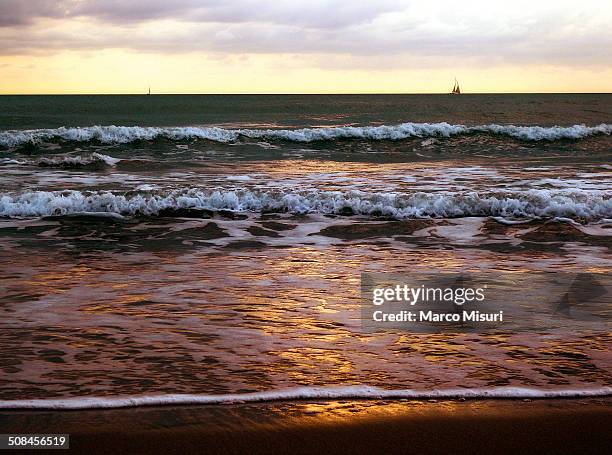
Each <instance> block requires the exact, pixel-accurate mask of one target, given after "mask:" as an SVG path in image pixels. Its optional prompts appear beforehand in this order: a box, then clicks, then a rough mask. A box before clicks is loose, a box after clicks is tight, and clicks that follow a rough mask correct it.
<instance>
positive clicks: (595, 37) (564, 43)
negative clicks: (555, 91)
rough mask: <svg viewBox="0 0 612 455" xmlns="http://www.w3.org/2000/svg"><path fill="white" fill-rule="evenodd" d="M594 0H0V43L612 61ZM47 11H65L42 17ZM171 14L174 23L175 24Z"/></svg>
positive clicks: (387, 58) (349, 57)
mask: <svg viewBox="0 0 612 455" xmlns="http://www.w3.org/2000/svg"><path fill="white" fill-rule="evenodd" d="M563 1H565V4H562V3H563ZM543 3H544V2H543ZM594 3H595V4H596V3H599V2H598V1H597V0H584V1H583V2H582V3H581V5H580V6H575V5H574V4H573V2H568V1H566V0H557V1H556V2H550V5H552V6H549V7H548V8H543V7H542V6H541V4H539V6H540V7H539V9H537V8H536V7H535V6H534V7H533V8H532V9H529V10H525V11H522V10H521V9H520V8H519V6H520V5H514V4H513V5H507V6H505V7H500V6H499V5H498V6H497V9H494V8H485V7H483V5H484V6H486V5H487V3H485V2H480V3H478V2H477V1H473V0H467V1H466V2H464V4H463V6H464V8H463V9H461V10H457V8H455V7H454V8H452V9H448V8H441V7H439V5H438V7H432V6H431V5H430V6H429V7H427V5H429V4H426V3H424V2H415V1H411V0H397V1H391V0H389V1H377V2H361V3H359V2H356V1H353V0H351V1H348V0H335V1H332V0H311V1H309V2H297V1H288V0H277V1H271V2H263V1H255V0H235V1H227V0H225V1H223V0H207V1H197V0H175V1H169V0H163V1H161V0H149V1H139V0H132V1H120V0H108V1H104V2H102V1H91V0H80V1H79V0H72V1H69V0H64V1H54V2H53V1H44V0H29V1H16V0H0V18H1V19H0V53H4V54H5V55H6V54H32V53H48V52H50V51H60V50H64V49H70V50H99V49H108V48H121V49H129V50H134V51H139V52H161V53H187V52H206V53H219V54H224V53H225V54H252V53H269V54H274V53H285V54H317V55H319V54H320V55H329V56H330V58H321V57H317V58H318V60H319V62H320V65H321V66H325V67H333V66H336V67H348V66H351V65H353V66H357V67H370V66H372V65H376V63H375V62H384V63H385V64H387V65H389V66H391V65H395V67H396V68H397V67H406V66H410V65H415V64H416V63H418V62H427V64H428V65H430V66H431V65H433V66H437V64H448V63H452V62H462V61H466V60H468V59H469V61H470V62H473V63H474V64H475V63H477V62H480V63H483V64H504V63H515V62H522V63H525V62H527V63H541V64H561V65H585V64H588V65H593V66H601V65H609V64H611V63H612V57H611V54H610V53H609V51H608V49H609V48H610V47H611V46H612V34H611V33H610V32H609V22H610V15H611V9H610V8H609V7H606V8H603V9H602V8H599V9H596V8H594V6H596V5H593V4H594ZM447 4H448V5H452V4H455V2H447ZM523 4H524V5H529V3H526V2H523ZM41 19H58V21H56V22H57V24H55V26H54V22H53V21H51V23H47V25H46V26H45V27H41V26H40V25H39V21H40V20H41ZM60 20H61V21H60ZM83 20H86V21H87V23H86V24H85V25H83V23H82V21H83ZM166 21H172V22H173V23H174V24H175V26H174V27H167V24H166ZM176 23H179V24H180V26H176ZM60 25H64V26H60ZM334 55H335V56H337V57H340V56H342V58H334V57H333V56H334Z"/></svg>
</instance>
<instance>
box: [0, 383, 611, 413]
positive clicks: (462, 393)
mask: <svg viewBox="0 0 612 455" xmlns="http://www.w3.org/2000/svg"><path fill="white" fill-rule="evenodd" d="M611 394H612V387H602V388H599V389H561V390H541V389H532V388H524V387H491V388H480V389H446V390H430V391H423V390H412V389H399V390H389V389H381V388H379V387H373V386H344V387H296V388H292V389H284V390H276V391H267V392H253V393H236V394H225V395H195V394H172V395H144V396H132V397H75V398H50V399H33V400H2V401H0V409H102V408H127V407H136V406H162V405H175V406H176V405H189V404H191V405H193V404H204V405H206V404H208V405H210V404H234V403H258V402H273V401H286V400H308V399H326V400H337V399H388V400H392V399H414V400H418V399H432V398H437V399H458V398H470V399H501V398H510V399H511V398H514V399H520V398H522V399H525V398H529V399H538V398H540V399H542V398H587V397H603V396H609V395H611Z"/></svg>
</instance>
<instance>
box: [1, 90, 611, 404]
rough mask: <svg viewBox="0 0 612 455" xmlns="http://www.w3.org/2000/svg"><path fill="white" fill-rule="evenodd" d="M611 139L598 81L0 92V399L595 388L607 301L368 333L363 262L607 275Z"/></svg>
mask: <svg viewBox="0 0 612 455" xmlns="http://www.w3.org/2000/svg"><path fill="white" fill-rule="evenodd" d="M611 133H612V95H610V94H546V95H544V94H533V95H528V94H508V95H460V96H450V95H249V96H247V95H214V96H213V95H180V96H179V95H151V96H144V95H140V96H137V95H133V96H128V95H117V96H114V95H113V96H110V95H108V96H0V313H1V315H2V317H1V318H0V346H1V349H0V370H1V371H2V373H1V374H0V407H16V408H23V407H34V408H44V407H51V408H58V407H59V408H61V407H113V406H130V405H136V404H160V403H187V402H200V403H211V402H214V403H218V402H234V401H236V400H242V401H249V400H250V401H262V400H263V401H265V400H273V399H287V398H307V397H327V398H330V397H357V398H359V397H362V398H368V397H387V398H395V397H415V396H416V397H458V396H467V397H475V396H482V397H487V396H488V397H500V396H501V397H504V396H515V397H546V396H588V395H602V394H610V393H611V391H612V389H611V387H612V357H611V356H610V348H611V347H612V331H611V330H610V329H611V326H610V311H609V309H610V305H609V303H610V302H611V300H610V294H607V295H606V296H604V300H605V299H607V300H605V302H607V304H608V305H607V306H604V307H603V308H601V307H600V308H599V309H598V310H596V311H595V313H593V312H591V313H590V316H592V317H590V318H582V319H580V318H578V320H577V319H576V318H574V317H572V313H571V312H570V311H569V310H568V311H565V310H564V311H562V312H561V313H562V314H557V315H555V316H554V319H555V320H554V323H553V324H551V321H550V320H546V321H537V322H535V323H533V324H531V325H530V326H529V327H528V328H523V329H521V330H515V329H516V327H515V328H513V329H509V328H504V326H500V327H498V328H497V329H496V330H492V331H491V330H484V331H479V330H472V331H461V330H454V329H449V330H438V331H434V332H430V333H426V332H415V331H411V330H405V329H402V328H397V327H394V328H391V329H387V330H382V331H367V330H364V328H363V324H362V323H363V321H362V320H361V317H362V311H361V309H362V305H363V299H362V297H361V284H362V283H361V277H362V274H363V273H394V274H415V273H419V274H443V273H458V272H461V273H471V274H474V275H476V276H479V275H483V276H484V275H487V274H497V275H498V276H499V275H500V274H501V275H503V276H504V277H506V278H507V277H516V280H515V282H514V286H515V287H516V288H521V287H523V288H528V287H529V286H530V283H532V282H530V281H529V280H530V277H534V276H541V275H542V276H544V275H545V276H551V275H552V276H556V275H559V276H561V275H563V276H568V274H569V275H571V274H590V276H592V277H596V278H597V279H598V280H599V282H606V280H607V279H609V274H610V270H611V267H612V256H611V255H610V247H611V246H612V242H611V240H612V237H611V236H612V137H611ZM546 274H547V275H546ZM506 278H505V279H506ZM521 280H523V281H521ZM545 293H546V292H545V291H544V290H542V291H541V295H540V297H539V298H537V299H535V300H531V301H529V302H528V304H529V305H528V309H527V310H525V311H528V312H531V313H533V312H538V311H540V308H539V307H541V306H543V305H544V303H543V302H544V300H543V299H544V294H545ZM547 305H548V303H547ZM563 308H564V309H566V307H563ZM580 310H581V311H578V313H579V314H584V312H585V309H584V308H580ZM549 319H550V318H549ZM592 320H596V321H597V323H596V324H595V323H591V322H590V321H592Z"/></svg>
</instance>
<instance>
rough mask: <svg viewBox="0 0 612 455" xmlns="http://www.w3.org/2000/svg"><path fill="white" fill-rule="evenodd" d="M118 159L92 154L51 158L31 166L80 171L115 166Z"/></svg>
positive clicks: (42, 159) (40, 160) (43, 159)
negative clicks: (88, 168)
mask: <svg viewBox="0 0 612 455" xmlns="http://www.w3.org/2000/svg"><path fill="white" fill-rule="evenodd" d="M119 161H121V160H120V159H118V158H113V157H112V156H108V155H104V154H102V153H92V154H91V155H88V156H58V157H51V158H46V157H45V158H41V159H39V160H37V161H34V162H33V163H31V164H35V165H37V166H40V167H57V168H64V169H78V168H84V167H98V166H115V165H116V164H117V163H118V162H119Z"/></svg>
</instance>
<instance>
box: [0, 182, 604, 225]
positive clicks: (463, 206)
mask: <svg viewBox="0 0 612 455" xmlns="http://www.w3.org/2000/svg"><path fill="white" fill-rule="evenodd" d="M178 209H202V210H232V211H236V212H256V213H257V212H259V213H264V212H290V213H299V214H308V213H316V214H337V215H353V214H355V215H365V216H372V217H388V218H389V217H390V218H395V219H406V218H429V217H433V218H458V217H469V216H493V217H503V218H506V219H512V218H570V219H578V220H587V221H592V220H600V219H605V218H612V194H610V192H606V191H602V190H577V189H576V190H556V191H551V190H526V191H498V192H488V193H478V192H448V191H447V192H431V193H425V192H414V193H376V192H364V191H348V192H340V191H321V190H315V189H313V190H303V191H295V192H283V191H280V190H278V191H255V190H249V189H223V188H214V189H208V190H206V189H198V188H183V189H175V190H153V191H139V190H137V189H136V190H133V191H128V192H113V191H89V192H81V191H75V190H66V191H33V192H25V193H17V194H14V193H0V216H5V217H38V216H50V215H70V214H74V213H82V212H88V213H100V212H107V213H116V214H120V215H127V216H129V215H147V216H154V215H159V214H160V213H162V212H166V213H167V212H169V211H170V212H171V211H172V210H178Z"/></svg>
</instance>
